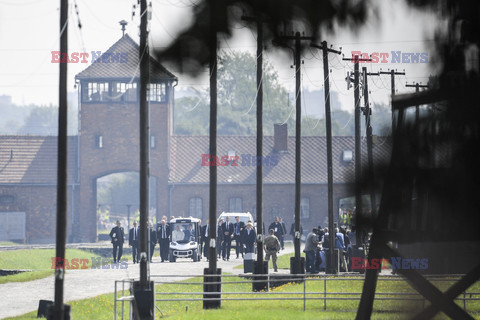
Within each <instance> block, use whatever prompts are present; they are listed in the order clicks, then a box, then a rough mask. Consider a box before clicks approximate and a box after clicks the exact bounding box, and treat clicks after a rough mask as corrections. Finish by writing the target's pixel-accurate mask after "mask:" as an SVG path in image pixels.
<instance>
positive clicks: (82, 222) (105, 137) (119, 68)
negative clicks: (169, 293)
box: [73, 34, 177, 242]
mask: <svg viewBox="0 0 480 320" xmlns="http://www.w3.org/2000/svg"><path fill="white" fill-rule="evenodd" d="M92 55H93V53H92ZM95 58H96V60H95V61H94V62H92V64H91V65H90V66H89V67H88V68H86V69H85V70H83V71H82V72H80V73H79V74H78V75H77V76H76V77H75V79H76V82H77V83H78V84H79V86H78V88H79V89H78V90H79V96H80V101H81V106H80V108H79V128H80V135H79V136H80V138H79V140H78V141H79V142H78V150H79V152H78V170H79V177H80V181H79V182H80V194H79V201H80V205H79V212H78V213H77V214H76V215H75V221H74V225H73V235H74V241H87V242H92V241H95V240H96V236H97V234H96V233H97V228H96V226H97V219H96V217H97V192H96V189H97V186H96V181H97V178H99V177H101V176H104V175H105V174H108V173H112V172H126V171H137V172H138V171H139V169H140V168H139V163H140V161H139V152H140V150H139V148H140V147H139V145H140V135H139V123H140V120H139V87H140V83H139V78H140V72H139V70H140V69H139V46H138V45H137V44H136V43H135V42H134V41H133V40H132V38H130V36H129V35H128V34H125V35H124V36H123V37H122V38H120V40H118V41H117V42H116V43H115V44H114V45H112V46H111V47H110V48H109V49H108V50H107V51H106V52H104V53H103V54H101V55H100V53H99V52H96V53H95ZM176 81H177V78H176V77H175V76H174V75H173V74H172V73H170V72H169V71H168V70H167V69H165V68H164V67H163V66H162V65H160V63H158V62H157V61H156V60H154V59H153V58H150V84H149V86H148V99H149V103H150V175H151V176H155V177H157V179H156V184H157V185H156V190H157V196H156V202H157V203H154V204H151V205H150V207H154V208H157V210H156V212H157V216H161V215H164V214H166V213H167V207H168V206H167V205H166V204H167V202H168V191H167V184H168V174H169V172H168V167H169V164H168V162H169V145H168V144H169V137H170V135H171V130H172V112H171V110H172V108H173V98H174V85H175V84H176Z"/></svg>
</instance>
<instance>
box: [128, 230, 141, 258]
mask: <svg viewBox="0 0 480 320" xmlns="http://www.w3.org/2000/svg"><path fill="white" fill-rule="evenodd" d="M138 231H139V230H138V227H137V221H133V228H131V229H130V231H129V233H128V245H129V246H130V247H132V257H133V263H137V262H139V261H138V257H139V252H138V243H139V241H138V239H139V237H140V235H139V232H138Z"/></svg>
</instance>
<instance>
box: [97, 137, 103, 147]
mask: <svg viewBox="0 0 480 320" xmlns="http://www.w3.org/2000/svg"><path fill="white" fill-rule="evenodd" d="M95 147H96V148H98V149H102V148H103V136H101V135H97V136H95Z"/></svg>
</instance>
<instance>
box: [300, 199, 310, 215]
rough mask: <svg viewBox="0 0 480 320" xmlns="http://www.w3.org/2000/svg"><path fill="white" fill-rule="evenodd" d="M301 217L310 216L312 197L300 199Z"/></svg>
mask: <svg viewBox="0 0 480 320" xmlns="http://www.w3.org/2000/svg"><path fill="white" fill-rule="evenodd" d="M300 218H305V219H308V218H310V199H309V198H302V200H301V201H300Z"/></svg>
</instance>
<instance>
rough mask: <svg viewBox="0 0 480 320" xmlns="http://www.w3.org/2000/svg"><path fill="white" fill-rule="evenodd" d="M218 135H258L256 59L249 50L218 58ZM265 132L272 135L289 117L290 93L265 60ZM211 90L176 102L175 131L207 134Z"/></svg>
mask: <svg viewBox="0 0 480 320" xmlns="http://www.w3.org/2000/svg"><path fill="white" fill-rule="evenodd" d="M218 60H219V61H218V98H217V99H218V125H217V127H218V129H217V130H218V134H219V135H255V134H256V112H255V110H256V103H255V101H256V96H257V88H256V59H255V57H254V56H252V55H251V54H250V53H247V52H230V53H224V54H223V55H221V56H220V58H219V59H218ZM263 69H264V70H263V73H264V74H263V88H264V89H263V90H264V119H263V123H264V134H266V135H273V125H274V124H275V123H283V122H285V120H287V119H288V121H287V123H288V124H289V129H290V130H292V129H293V118H292V117H291V116H290V117H289V115H290V113H291V108H289V104H290V103H289V102H288V94H287V91H286V90H285V88H283V87H282V86H281V85H280V84H279V82H278V75H277V73H276V71H275V70H274V68H273V66H272V65H271V64H270V63H268V62H267V63H264V68H263ZM207 97H208V93H207V92H205V93H199V95H198V96H197V97H194V98H192V97H183V98H180V99H177V100H176V101H175V133H177V134H189V135H207V134H208V126H209V123H208V122H209V116H208V112H209V101H208V98H207Z"/></svg>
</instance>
